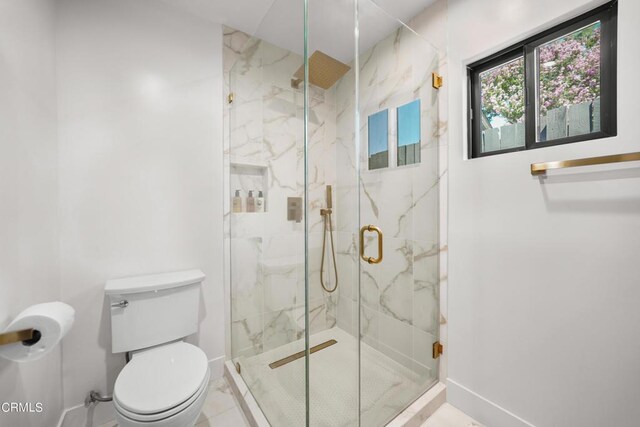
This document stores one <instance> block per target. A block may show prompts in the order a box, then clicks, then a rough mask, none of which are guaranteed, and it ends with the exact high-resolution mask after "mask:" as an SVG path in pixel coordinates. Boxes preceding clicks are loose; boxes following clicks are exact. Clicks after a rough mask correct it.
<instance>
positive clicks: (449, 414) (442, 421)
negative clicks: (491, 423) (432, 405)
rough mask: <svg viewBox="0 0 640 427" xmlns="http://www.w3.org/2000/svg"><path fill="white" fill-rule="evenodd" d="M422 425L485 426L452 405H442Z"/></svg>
mask: <svg viewBox="0 0 640 427" xmlns="http://www.w3.org/2000/svg"><path fill="white" fill-rule="evenodd" d="M421 427H483V426H482V424H480V423H479V422H477V421H475V420H474V419H473V418H471V417H470V416H468V415H467V414H465V413H464V412H462V411H461V410H459V409H458V408H456V407H454V406H451V405H450V404H448V403H445V404H444V405H442V406H441V407H440V408H438V410H437V411H436V412H435V413H434V414H433V415H432V416H431V417H429V419H428V420H427V421H425V422H424V424H422V426H421Z"/></svg>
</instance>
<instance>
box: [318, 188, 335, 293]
mask: <svg viewBox="0 0 640 427" xmlns="http://www.w3.org/2000/svg"><path fill="white" fill-rule="evenodd" d="M326 192H327V207H326V208H325V209H320V216H322V221H323V222H322V223H323V225H324V229H323V230H322V259H321V260H320V286H322V289H324V290H325V291H326V292H329V293H332V292H334V291H335V290H336V289H338V264H337V263H336V248H335V245H334V244H333V228H332V226H331V212H332V210H331V208H332V207H333V201H332V200H331V199H332V198H331V194H332V192H331V186H330V185H327V187H326ZM327 232H328V233H329V237H330V238H331V256H332V257H333V272H334V277H335V280H336V283H335V286H334V287H333V289H329V288H328V287H327V286H326V285H325V284H324V254H325V252H326V247H327Z"/></svg>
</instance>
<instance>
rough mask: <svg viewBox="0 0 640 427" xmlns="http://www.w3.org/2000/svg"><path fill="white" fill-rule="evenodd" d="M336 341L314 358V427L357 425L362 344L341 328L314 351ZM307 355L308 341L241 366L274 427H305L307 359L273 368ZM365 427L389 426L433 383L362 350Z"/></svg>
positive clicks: (322, 336)
mask: <svg viewBox="0 0 640 427" xmlns="http://www.w3.org/2000/svg"><path fill="white" fill-rule="evenodd" d="M330 339H335V340H337V344H334V345H332V346H329V347H327V348H324V349H322V350H320V351H318V352H316V353H313V354H312V355H311V357H310V362H309V363H310V369H309V381H310V395H309V400H310V408H311V411H310V421H311V425H313V426H331V427H334V426H336V427H337V426H352V425H357V417H358V402H357V396H358V392H359V391H358V388H359V384H358V378H359V376H358V369H359V364H358V360H359V356H358V341H357V340H356V338H355V337H353V336H352V335H350V334H348V333H347V332H345V331H343V330H342V329H340V328H337V327H335V328H332V329H328V330H325V331H322V332H319V333H316V334H313V335H312V336H311V342H310V345H311V346H312V347H313V346H315V345H317V344H320V343H322V342H325V341H328V340H330ZM302 349H304V340H298V341H296V342H294V343H291V344H287V345H285V346H282V347H278V348H276V349H273V350H270V351H267V352H265V353H262V354H259V355H257V356H252V357H243V358H239V359H236V360H234V362H240V364H241V369H242V377H243V379H244V380H245V382H246V383H247V385H248V386H249V389H250V390H251V392H252V394H253V396H254V397H255V399H256V401H257V402H258V404H259V405H260V408H261V409H262V411H263V413H264V414H265V416H266V417H267V419H268V420H269V422H270V423H271V424H272V425H274V426H298V425H305V419H306V412H305V407H306V396H305V359H304V358H301V359H298V360H296V361H293V362H291V363H288V364H286V365H283V366H281V367H279V368H276V369H271V368H270V367H269V363H272V362H274V361H276V360H279V359H282V358H284V357H287V356H289V355H291V354H293V353H296V352H298V351H300V350H302ZM360 352H361V355H360V358H361V360H362V364H361V365H360V369H361V370H362V378H363V381H362V385H361V395H362V402H361V406H362V410H363V415H362V423H361V424H362V425H366V426H377V425H380V426H381V425H384V424H385V423H386V422H388V421H389V420H390V419H391V418H393V417H394V416H395V415H396V414H398V413H399V412H401V411H402V410H403V409H404V408H405V407H406V406H407V405H408V404H409V403H410V402H412V401H413V400H414V399H415V398H416V397H418V396H419V395H420V394H421V393H422V392H424V391H425V390H427V389H428V388H429V386H430V383H431V382H433V381H434V379H433V378H425V376H424V375H422V376H421V375H419V374H418V373H416V372H414V371H413V370H411V369H408V368H406V367H405V366H403V365H401V364H399V363H397V362H395V361H394V360H392V359H390V358H389V357H387V356H385V355H384V354H382V353H380V352H379V351H377V350H375V349H374V348H372V347H370V346H368V345H366V344H364V343H363V344H362V346H361V348H360Z"/></svg>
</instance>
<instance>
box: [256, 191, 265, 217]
mask: <svg viewBox="0 0 640 427" xmlns="http://www.w3.org/2000/svg"><path fill="white" fill-rule="evenodd" d="M256 212H264V196H263V195H262V191H258V197H256Z"/></svg>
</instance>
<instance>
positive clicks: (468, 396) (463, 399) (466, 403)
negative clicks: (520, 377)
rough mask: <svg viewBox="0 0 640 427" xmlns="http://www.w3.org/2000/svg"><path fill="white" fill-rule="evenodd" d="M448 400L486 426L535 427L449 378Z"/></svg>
mask: <svg viewBox="0 0 640 427" xmlns="http://www.w3.org/2000/svg"><path fill="white" fill-rule="evenodd" d="M447 401H448V402H449V403H451V404H452V405H453V406H455V407H456V408H458V409H460V410H461V411H463V412H464V413H466V414H467V415H469V416H470V417H472V418H474V419H476V420H477V421H479V422H481V423H482V424H484V425H486V426H491V427H535V426H534V425H533V424H531V423H530V422H527V421H525V420H523V419H522V418H520V417H519V416H517V415H516V414H514V413H512V412H510V411H508V410H506V409H504V408H502V407H501V406H500V405H497V404H495V403H493V402H491V401H490V400H488V399H485V398H484V397H482V396H480V395H479V394H478V393H476V392H474V391H471V390H469V389H468V388H466V387H465V386H463V385H462V384H458V383H457V382H455V381H454V380H452V379H447Z"/></svg>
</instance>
